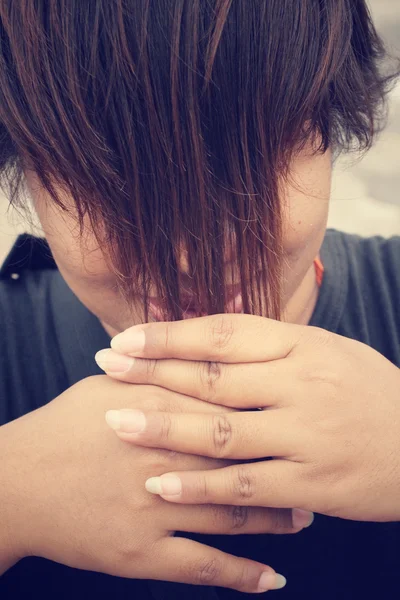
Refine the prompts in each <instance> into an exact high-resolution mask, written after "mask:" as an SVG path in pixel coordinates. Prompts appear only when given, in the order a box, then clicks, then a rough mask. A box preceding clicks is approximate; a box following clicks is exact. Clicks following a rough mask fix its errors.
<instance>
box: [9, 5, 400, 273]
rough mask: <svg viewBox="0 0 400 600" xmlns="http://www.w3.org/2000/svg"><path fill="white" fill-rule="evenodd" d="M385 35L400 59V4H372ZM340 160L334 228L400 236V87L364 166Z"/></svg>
mask: <svg viewBox="0 0 400 600" xmlns="http://www.w3.org/2000/svg"><path fill="white" fill-rule="evenodd" d="M370 6H371V9H372V12H373V15H374V18H375V22H376V24H377V27H378V29H379V31H380V32H381V33H382V35H383V37H384V39H385V40H386V41H387V43H388V45H389V50H390V51H391V52H392V53H393V54H397V55H398V56H400V0H370ZM354 161H355V158H354V157H352V159H351V161H350V164H349V161H348V160H347V161H340V162H339V163H338V165H337V167H336V169H335V173H334V178H333V185H332V203H331V211H330V221H329V225H330V226H331V227H335V228H337V229H342V230H344V231H347V232H349V233H358V234H360V235H366V236H368V235H384V236H391V235H400V84H399V85H398V86H397V88H396V89H395V91H394V93H393V94H392V98H391V110H390V119H389V124H388V128H387V129H386V131H385V132H384V133H383V134H382V135H381V137H380V139H379V140H378V142H377V143H376V145H375V146H374V148H373V149H372V150H371V151H370V152H369V153H368V154H367V155H366V157H365V158H364V159H363V160H362V161H361V162H357V163H356V164H354ZM6 209H7V199H6V198H4V197H2V196H1V195H0V263H1V261H2V260H3V258H4V257H5V256H6V254H7V252H8V250H9V248H10V247H11V245H12V243H13V242H14V240H15V238H16V235H17V234H18V233H19V232H23V231H26V230H27V226H26V224H25V223H24V221H23V220H22V218H21V217H19V216H18V215H15V214H14V213H12V212H9V214H8V215H6Z"/></svg>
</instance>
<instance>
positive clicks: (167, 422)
mask: <svg viewBox="0 0 400 600" xmlns="http://www.w3.org/2000/svg"><path fill="white" fill-rule="evenodd" d="M171 429H172V418H171V414H170V413H164V414H163V415H162V417H161V423H160V438H161V440H164V441H166V440H169V438H170V435H171Z"/></svg>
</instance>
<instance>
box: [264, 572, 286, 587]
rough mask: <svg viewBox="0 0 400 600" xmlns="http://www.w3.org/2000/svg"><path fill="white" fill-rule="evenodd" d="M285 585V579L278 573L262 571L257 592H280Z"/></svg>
mask: <svg viewBox="0 0 400 600" xmlns="http://www.w3.org/2000/svg"><path fill="white" fill-rule="evenodd" d="M285 585H286V577H284V576H283V575H280V574H279V573H271V572H270V571H264V573H263V574H262V575H261V577H260V581H259V582H258V591H259V592H267V591H268V590H281V589H282V588H284V587H285Z"/></svg>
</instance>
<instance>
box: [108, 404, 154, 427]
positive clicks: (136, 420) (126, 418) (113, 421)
mask: <svg viewBox="0 0 400 600" xmlns="http://www.w3.org/2000/svg"><path fill="white" fill-rule="evenodd" d="M106 422H107V425H108V426H109V427H111V429H114V431H122V432H123V433H140V432H141V431H143V430H144V428H145V427H146V417H145V415H144V414H143V413H142V411H140V410H133V409H130V408H126V409H122V410H108V411H107V412H106Z"/></svg>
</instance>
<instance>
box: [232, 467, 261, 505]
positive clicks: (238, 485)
mask: <svg viewBox="0 0 400 600" xmlns="http://www.w3.org/2000/svg"><path fill="white" fill-rule="evenodd" d="M232 487H233V494H234V497H236V498H239V499H242V500H250V499H251V498H252V497H253V496H254V494H255V481H254V478H253V477H251V475H250V473H249V471H248V470H247V469H246V468H245V467H239V468H238V469H237V470H236V471H235V475H234V478H233V483H232Z"/></svg>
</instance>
